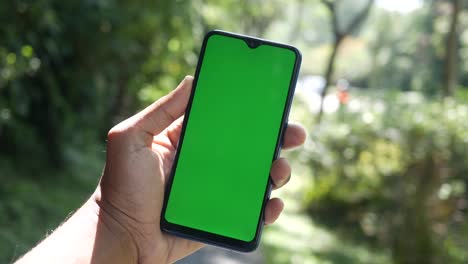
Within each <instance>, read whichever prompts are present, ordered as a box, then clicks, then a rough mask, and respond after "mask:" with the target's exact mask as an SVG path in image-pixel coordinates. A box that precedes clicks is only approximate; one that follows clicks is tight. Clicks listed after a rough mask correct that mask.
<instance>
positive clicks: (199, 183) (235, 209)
mask: <svg viewBox="0 0 468 264" xmlns="http://www.w3.org/2000/svg"><path fill="white" fill-rule="evenodd" d="M295 60H296V54H295V52H294V51H292V50H289V49H286V48H282V47H277V46H272V45H268V44H264V45H260V46H259V47H257V48H250V47H249V46H247V44H246V42H245V41H244V40H242V39H237V38H233V37H229V36H224V35H217V34H216V35H211V37H210V38H209V39H208V41H207V44H206V49H205V54H204V58H203V61H202V64H201V68H200V71H199V76H198V82H197V84H196V90H195V93H194V97H193V101H192V106H191V109H190V114H189V119H188V122H187V125H186V130H185V135H184V139H183V143H182V146H181V148H180V154H179V159H178V163H177V167H176V169H175V174H174V179H173V183H172V188H171V191H170V194H169V198H168V203H167V208H166V213H165V217H166V220H167V221H168V222H170V223H174V224H178V225H182V226H187V227H190V228H194V229H198V230H202V231H206V232H210V233H214V234H218V235H222V236H226V237H230V238H234V239H239V240H242V241H246V242H248V241H251V240H252V239H254V237H255V234H256V230H257V225H258V221H259V217H260V213H261V210H262V203H263V200H264V196H265V191H266V187H267V184H268V178H269V172H270V167H271V163H272V160H273V156H274V152H275V147H276V142H277V139H278V136H279V131H280V127H281V122H282V116H283V112H284V109H285V105H286V101H287V97H288V90H289V85H290V82H291V78H292V75H293V69H294V64H295Z"/></svg>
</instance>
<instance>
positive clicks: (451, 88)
mask: <svg viewBox="0 0 468 264" xmlns="http://www.w3.org/2000/svg"><path fill="white" fill-rule="evenodd" d="M460 10H461V0H452V16H451V18H450V31H449V33H448V36H447V46H446V49H445V76H444V96H445V97H448V96H453V94H454V92H455V88H456V85H457V55H458V34H457V28H458V17H459V14H460Z"/></svg>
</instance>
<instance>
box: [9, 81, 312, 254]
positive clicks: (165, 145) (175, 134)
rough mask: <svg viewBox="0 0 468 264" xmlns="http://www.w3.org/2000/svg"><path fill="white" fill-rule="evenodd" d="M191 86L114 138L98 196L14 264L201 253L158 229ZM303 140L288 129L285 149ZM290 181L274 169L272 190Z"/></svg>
mask: <svg viewBox="0 0 468 264" xmlns="http://www.w3.org/2000/svg"><path fill="white" fill-rule="evenodd" d="M192 81H193V78H192V77H190V76H187V77H186V78H185V79H184V80H183V81H182V82H181V83H180V84H179V86H178V87H177V88H176V89H175V90H173V91H172V92H171V93H169V94H168V95H166V96H165V97H163V98H161V99H160V100H158V101H156V102H154V103H153V104H151V105H150V106H148V107H147V108H145V109H144V110H143V111H141V112H139V113H137V114H136V115H134V116H132V117H130V118H128V119H127V120H125V121H123V122H122V123H120V124H118V125H116V126H115V127H114V128H112V129H111V130H110V131H109V134H108V142H107V157H106V165H105V168H104V172H103V175H102V178H101V181H100V183H99V185H98V186H97V188H96V191H95V192H94V194H93V195H92V196H91V197H90V199H89V200H88V201H87V202H86V203H85V204H84V205H83V206H82V207H81V208H80V209H79V210H78V211H77V212H76V213H75V214H73V216H71V217H70V218H69V219H68V220H67V221H66V222H65V223H64V224H63V225H62V226H61V227H59V228H58V229H57V230H56V231H55V232H53V233H52V234H51V235H50V236H49V237H48V238H46V239H45V240H44V241H42V242H41V243H40V244H39V245H38V246H36V247H35V248H34V249H33V250H31V251H30V252H29V253H27V254H26V255H25V256H24V257H22V258H21V259H20V260H19V261H18V262H17V263H42V262H47V263H172V262H175V261H176V260H178V259H181V258H183V257H185V256H187V255H189V254H191V253H193V252H194V251H196V250H198V249H200V248H202V247H203V246H204V245H203V244H202V243H199V242H194V241H191V240H186V239H183V238H178V237H174V236H171V235H168V234H165V233H162V232H161V230H160V227H159V224H160V214H161V209H162V205H163V199H164V186H165V184H166V181H167V177H168V175H169V173H170V169H171V166H172V163H173V159H174V155H175V152H176V146H177V142H178V139H179V136H180V132H181V127H182V121H183V114H184V111H185V108H186V106H187V103H188V100H189V96H190V91H191V87H192ZM305 138H306V133H305V130H304V129H303V128H302V127H301V126H299V125H294V124H289V125H288V128H287V130H286V134H285V139H284V144H283V148H284V149H288V148H294V147H297V146H299V145H301V144H303V142H304V141H305ZM290 176H291V168H290V166H289V164H288V162H287V160H286V159H284V158H280V159H278V160H276V161H274V162H273V164H272V167H271V178H272V180H273V184H274V186H273V187H274V189H277V188H280V187H282V186H283V185H284V184H286V183H287V182H288V180H289V178H290ZM283 207H284V205H283V202H282V201H281V200H280V199H278V198H272V199H271V200H270V201H269V202H268V204H267V206H266V208H265V223H266V224H271V223H273V222H275V220H276V219H277V218H278V216H279V215H280V213H281V211H282V210H283Z"/></svg>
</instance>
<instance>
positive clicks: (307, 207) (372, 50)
mask: <svg viewBox="0 0 468 264" xmlns="http://www.w3.org/2000/svg"><path fill="white" fill-rule="evenodd" d="M364 2H365V1H361V0H360V1H351V0H341V1H340V5H339V16H340V21H345V22H347V21H348V20H349V18H350V17H353V13H354V12H356V10H357V9H358V8H357V7H358V5H359V4H361V3H364ZM450 14H451V12H450V1H448V0H424V1H422V8H420V9H417V10H415V11H412V12H410V13H399V12H393V11H389V10H386V9H383V8H381V7H378V6H375V7H374V8H373V9H372V11H371V14H370V16H369V18H368V19H367V21H366V22H365V23H364V25H363V27H361V29H360V30H359V31H358V32H352V33H353V34H352V35H351V36H350V37H348V38H346V39H345V40H344V43H343V46H342V47H341V49H340V50H339V53H338V59H337V67H336V71H335V73H334V76H333V81H336V80H339V79H342V78H343V79H346V80H348V81H349V82H350V83H351V85H352V86H353V87H362V88H363V89H353V90H352V92H351V99H352V100H351V101H350V102H349V103H348V104H347V105H346V106H343V107H341V108H340V110H339V111H337V112H336V113H331V114H327V115H325V117H324V119H323V122H322V123H321V124H320V125H315V124H314V123H313V121H312V120H313V115H314V114H313V113H311V112H309V110H308V109H309V107H310V106H308V105H301V104H295V107H294V109H293V111H292V116H293V117H296V119H298V120H300V121H302V122H303V123H304V124H305V125H306V126H307V127H308V128H310V135H311V137H312V138H313V143H309V144H307V145H306V147H305V148H304V149H302V151H298V152H295V153H293V154H291V155H290V156H289V157H290V158H291V159H292V162H293V164H295V165H296V167H298V168H299V167H305V168H307V169H306V170H301V171H302V172H304V173H303V175H301V177H302V179H303V183H301V184H300V186H301V188H302V189H301V190H302V191H303V193H295V194H294V195H293V196H292V197H293V199H292V200H291V201H287V204H288V205H290V204H294V203H297V204H299V205H301V206H302V207H301V208H303V209H304V211H303V212H298V214H301V216H300V217H299V218H301V219H303V218H306V219H307V220H304V222H301V223H302V225H301V224H298V222H297V221H295V220H294V221H292V222H291V223H292V224H290V223H289V222H288V223H287V224H286V225H284V226H281V224H279V225H277V227H278V226H279V227H280V228H278V230H274V229H273V231H268V229H267V231H266V235H265V238H266V239H267V240H268V241H267V242H268V243H271V244H274V245H275V246H272V247H266V249H267V252H266V260H267V261H271V262H277V263H291V262H295V263H389V262H394V263H441V262H448V263H464V262H466V261H467V260H468V256H467V253H466V251H465V250H463V249H464V248H466V246H467V245H468V239H467V237H468V224H467V221H466V206H467V200H466V199H467V197H468V194H467V192H466V187H467V177H468V176H467V175H468V171H467V169H468V165H466V160H468V157H467V144H468V134H467V133H468V132H466V131H468V129H467V124H466V122H464V120H466V119H467V115H468V110H467V107H466V106H465V105H467V102H468V92H467V87H468V12H467V7H466V4H465V7H464V9H463V12H462V13H461V17H460V22H459V23H460V25H459V32H458V36H459V37H458V44H459V50H458V65H459V67H458V70H459V77H458V86H459V88H458V90H456V93H455V94H456V96H455V99H453V98H452V99H448V100H441V99H440V97H439V95H440V93H441V92H440V91H441V86H442V79H443V70H444V67H443V59H444V54H445V48H446V47H445V38H446V35H447V32H448V28H449V27H448V25H449V20H450ZM328 16H329V13H328V12H327V9H326V8H325V7H324V6H323V4H322V3H321V1H318V0H311V1H304V0H295V1H281V0H274V1H268V4H266V2H265V1H263V0H252V1H247V0H242V1H235V0H224V1H214V0H194V1H187V0H174V1H166V0H156V1H149V0H142V1H129V0H86V1H77V0H71V1H57V0H37V1H29V0H18V1H15V0H6V1H3V2H1V3H0V22H1V23H2V26H1V27H0V180H1V181H2V185H1V186H0V262H2V263H4V262H5V263H6V262H9V261H11V260H13V259H15V257H17V256H18V255H20V254H22V253H24V252H25V251H26V250H28V249H29V248H30V247H31V246H33V245H34V243H36V242H37V241H38V240H40V239H41V238H43V237H44V236H45V235H46V233H47V232H50V231H52V230H53V229H54V228H55V227H56V226H58V225H59V224H60V223H61V222H62V221H63V220H64V218H65V217H66V216H67V215H68V214H69V213H70V212H72V211H73V210H75V209H76V208H77V207H78V206H79V205H80V204H81V203H82V202H83V201H84V200H85V199H86V198H87V197H88V196H89V194H90V193H91V192H92V191H93V188H94V186H95V184H96V183H97V181H98V178H99V175H100V171H101V169H102V166H103V162H104V156H105V153H104V150H105V145H104V143H105V141H104V138H105V135H106V132H107V131H108V130H109V129H110V128H111V127H112V126H113V125H114V124H115V123H117V122H119V121H120V120H122V119H124V118H126V117H128V116H130V115H131V114H132V113H134V112H135V111H137V110H138V109H140V108H141V107H143V106H145V105H147V104H149V103H150V102H152V101H154V100H155V99H157V98H159V97H160V96H162V95H163V94H165V93H166V92H167V91H169V90H171V89H173V88H174V87H175V86H176V85H177V83H178V82H179V80H180V79H182V78H183V76H184V75H186V74H193V73H194V68H195V65H196V62H197V54H198V50H199V48H200V45H201V40H202V38H203V35H204V33H205V32H207V31H208V30H211V29H214V28H219V29H224V30H229V31H235V32H239V33H244V34H251V35H256V36H259V37H264V38H269V39H274V40H277V41H283V42H290V43H291V44H294V45H297V46H298V47H299V48H300V49H301V50H302V52H303V67H302V72H301V75H302V76H308V75H321V74H323V72H324V67H325V65H326V59H327V58H328V55H329V52H330V48H331V42H332V38H333V35H332V32H331V27H330V24H329V17H328ZM298 99H299V100H301V99H304V98H298ZM311 142H312V141H311ZM310 171H311V172H310ZM309 182H311V183H310V184H309ZM304 214H305V215H304ZM286 218H287V217H286ZM284 230H286V231H284ZM318 230H320V231H318ZM277 231H278V233H275V232H277ZM309 231H310V233H309ZM286 233H287V235H288V236H286V235H285V234H286ZM313 234H314V235H316V234H319V237H318V238H317V239H315V237H311V236H312V235H313ZM287 237H289V238H290V239H287ZM298 240H304V241H305V242H304V243H305V244H307V245H312V247H313V248H314V249H311V247H308V246H304V247H298V246H297V243H296V242H298ZM327 241H328V242H327ZM324 244H327V245H328V246H327V247H324V246H323V245H324ZM296 248H300V250H302V251H308V253H307V254H305V256H307V258H304V259H299V260H298V258H297V256H296V255H295V254H296V253H291V251H293V250H294V249H296Z"/></svg>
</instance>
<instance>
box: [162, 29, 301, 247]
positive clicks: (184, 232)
mask: <svg viewBox="0 0 468 264" xmlns="http://www.w3.org/2000/svg"><path fill="white" fill-rule="evenodd" d="M213 35H222V36H226V37H232V38H236V39H241V40H243V41H245V42H246V44H247V45H248V46H249V47H250V48H257V47H258V46H261V45H271V46H275V47H280V48H284V49H288V50H291V51H293V52H294V54H295V57H296V58H295V63H294V69H293V72H292V74H291V80H290V83H289V88H288V89H289V90H288V96H287V99H286V102H285V105H284V110H283V116H282V120H281V125H280V127H279V128H278V130H279V131H278V137H277V142H276V148H275V152H274V155H273V158H272V161H274V160H276V159H277V158H278V155H279V153H280V151H281V147H282V142H283V136H284V132H285V130H286V127H287V120H288V116H289V112H290V109H291V103H292V98H293V96H294V90H295V86H296V82H297V78H298V75H299V69H300V65H301V60H302V55H301V53H300V51H299V50H298V49H297V48H295V47H293V46H290V45H286V44H281V43H277V42H273V41H269V40H264V39H260V38H255V37H251V36H245V35H241V34H236V33H231V32H226V31H221V30H212V31H210V32H208V33H207V34H206V35H205V37H204V39H203V44H202V47H201V50H200V55H199V60H198V63H197V68H196V71H195V76H194V80H193V88H192V91H191V94H190V98H189V102H188V105H187V109H186V111H185V118H184V122H183V125H182V131H181V134H180V139H179V144H178V146H177V152H176V155H175V157H174V164H173V166H172V169H171V176H170V177H169V182H168V183H167V185H166V188H165V192H164V203H163V208H162V212H161V223H160V226H161V230H162V231H164V232H166V233H169V234H171V235H175V236H179V237H183V238H187V239H191V240H196V241H199V242H202V243H206V244H210V245H214V246H218V247H223V248H228V249H231V250H236V251H241V252H250V251H253V250H255V249H256V248H257V247H258V244H259V241H260V235H261V233H262V229H263V226H264V210H265V206H266V204H267V202H268V200H269V199H270V193H271V186H272V181H271V176H270V177H269V180H268V184H267V186H266V187H265V191H264V199H263V203H262V209H261V213H260V215H259V219H258V224H257V230H256V233H255V237H254V238H253V239H252V240H251V241H243V240H238V239H234V238H230V237H226V236H222V235H218V234H214V233H210V232H206V231H201V230H198V229H194V228H190V227H187V226H182V225H178V224H174V223H171V222H169V221H167V220H166V218H165V213H166V208H167V202H168V198H169V193H170V190H171V187H172V183H173V179H174V173H175V168H176V166H177V162H178V159H179V153H180V148H181V146H182V144H183V138H184V135H185V128H186V125H187V121H188V119H189V116H190V109H191V107H192V101H193V97H194V95H195V90H196V88H197V81H198V77H199V74H200V69H201V66H202V63H203V59H204V55H205V50H206V46H207V43H208V40H209V38H210V37H211V36H213ZM251 43H254V45H253V46H251Z"/></svg>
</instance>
